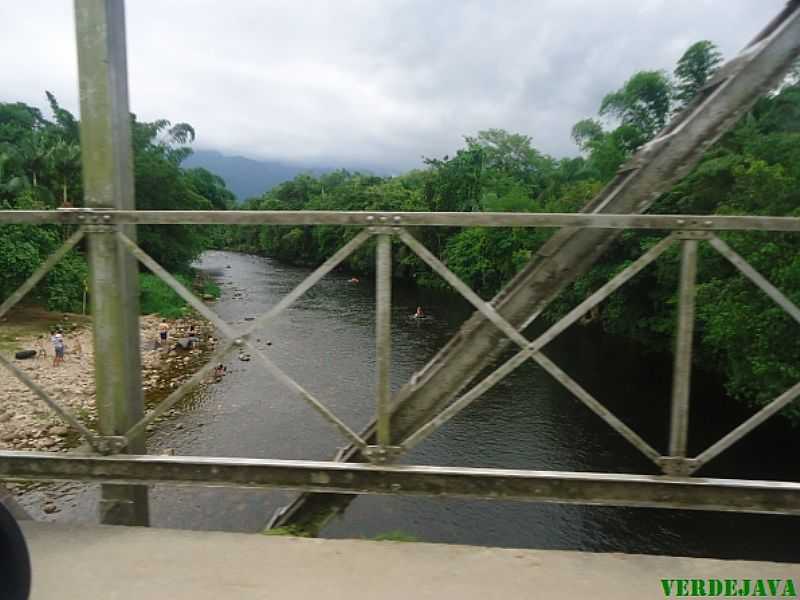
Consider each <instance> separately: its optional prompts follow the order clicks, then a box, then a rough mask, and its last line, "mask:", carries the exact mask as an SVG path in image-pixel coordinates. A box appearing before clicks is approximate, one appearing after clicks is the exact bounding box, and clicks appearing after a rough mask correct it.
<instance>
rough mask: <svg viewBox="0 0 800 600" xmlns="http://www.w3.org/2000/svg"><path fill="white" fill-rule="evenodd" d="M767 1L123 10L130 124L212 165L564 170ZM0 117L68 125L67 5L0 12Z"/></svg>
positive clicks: (145, 3) (245, 0)
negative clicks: (201, 154) (638, 75)
mask: <svg viewBox="0 0 800 600" xmlns="http://www.w3.org/2000/svg"><path fill="white" fill-rule="evenodd" d="M783 3H784V2H783V0H761V1H759V2H753V1H752V0H669V1H667V0H646V1H645V0H605V1H604V2H596V1H594V0H539V1H537V2H530V1H529V0H504V1H503V2H489V1H488V0H438V1H437V2H430V1H429V0H424V1H423V0H382V1H381V2H374V1H368V0H341V1H339V2H328V1H327V0H306V1H305V2H288V1H277V0H276V1H265V0H236V1H231V2H226V3H222V2H216V1H212V0H159V1H156V0H135V1H129V2H128V3H127V7H126V9H127V21H128V27H127V29H128V31H127V35H128V64H129V77H130V94H131V108H132V110H133V112H135V113H137V115H138V116H139V118H140V119H143V120H153V119H156V118H167V119H170V120H172V121H187V122H189V123H191V124H192V125H193V126H194V127H195V128H196V130H197V133H198V139H197V142H196V144H197V145H198V147H202V148H212V149H217V150H220V151H222V152H224V153H233V154H242V155H245V156H249V157H252V158H270V159H278V160H286V161H298V162H304V163H324V164H326V165H365V164H369V165H375V166H382V167H384V168H390V169H404V168H410V167H413V166H416V165H418V164H419V162H420V157H421V156H441V155H444V154H448V153H449V154H452V153H453V152H454V150H455V149H456V148H458V147H460V145H461V142H462V137H463V136H464V135H473V134H475V133H476V132H477V131H479V130H481V129H488V128H492V127H499V128H505V129H508V130H511V131H514V132H519V133H525V134H527V135H530V136H531V137H532V138H533V140H534V143H535V145H536V146H537V147H538V148H540V149H541V150H543V151H545V152H547V153H550V154H552V155H554V156H563V155H571V154H574V153H575V148H574V146H573V144H572V142H571V141H570V139H569V131H570V128H571V126H572V124H573V123H575V122H576V121H578V120H579V119H581V118H584V117H587V116H591V115H593V114H595V113H596V110H597V107H598V105H599V103H600V100H601V98H602V97H603V95H604V94H605V93H607V92H608V91H610V90H613V89H616V88H618V87H619V86H620V85H621V84H622V83H623V82H624V81H625V79H627V78H628V77H629V76H630V75H631V74H632V73H634V72H635V71H636V70H640V69H665V70H667V71H671V70H672V69H673V68H674V64H675V61H676V60H677V58H678V57H679V56H680V55H681V54H682V52H683V51H684V50H685V49H686V47H688V46H689V45H690V44H691V43H693V42H695V41H697V40H700V39H710V40H712V41H714V42H716V43H717V44H718V45H719V46H720V48H721V49H722V51H723V53H724V54H725V56H726V57H731V56H733V55H734V54H735V53H736V52H737V51H738V50H739V49H740V48H741V47H743V46H744V45H745V44H746V43H747V42H748V41H749V40H750V39H751V38H752V37H753V36H754V35H755V34H756V33H757V31H758V30H759V29H760V28H761V27H762V26H763V25H765V24H766V23H767V22H768V21H769V19H770V18H771V17H772V16H773V15H775V14H776V13H777V12H778V10H780V8H781V6H782V5H783ZM0 39H2V40H3V44H2V45H1V46H0V101H4V102H8V101H23V102H27V103H30V104H36V105H40V106H41V105H43V104H44V90H45V89H48V90H51V91H53V92H54V93H55V94H56V96H57V97H58V98H59V100H60V101H61V102H62V103H63V105H64V106H65V107H67V108H69V109H70V110H73V111H75V112H77V108H78V93H77V65H76V58H75V54H76V53H75V37H74V23H73V17H72V2H70V1H68V0H28V1H27V2H25V3H16V2H3V3H0Z"/></svg>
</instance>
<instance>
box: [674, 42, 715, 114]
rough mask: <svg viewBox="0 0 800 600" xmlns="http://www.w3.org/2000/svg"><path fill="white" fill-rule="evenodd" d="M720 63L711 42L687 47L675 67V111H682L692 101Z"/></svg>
mask: <svg viewBox="0 0 800 600" xmlns="http://www.w3.org/2000/svg"><path fill="white" fill-rule="evenodd" d="M721 62H722V54H721V53H720V51H719V49H718V48H717V46H716V44H714V43H713V42H710V41H708V40H701V41H699V42H695V43H694V44H692V45H691V46H689V49H688V50H686V52H684V53H683V56H681V57H680V59H678V66H676V67H675V73H674V74H675V93H674V98H675V101H676V102H677V106H676V110H681V109H683V108H684V107H685V106H686V105H687V104H689V102H691V101H692V98H694V97H695V95H696V94H697V92H698V91H699V90H700V88H702V87H703V85H705V83H706V81H708V79H709V78H710V77H711V76H712V75H713V74H714V73H715V72H716V70H717V68H718V67H719V65H720V63H721Z"/></svg>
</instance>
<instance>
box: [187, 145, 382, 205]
mask: <svg viewBox="0 0 800 600" xmlns="http://www.w3.org/2000/svg"><path fill="white" fill-rule="evenodd" d="M182 166H183V167H184V168H187V169H191V168H194V167H203V168H204V169H208V170H209V171H211V172H212V173H214V174H215V175H219V176H220V177H222V178H223V179H224V180H225V183H226V184H227V186H228V189H229V190H231V191H232V192H233V193H234V194H236V197H237V198H238V199H239V200H245V199H247V198H252V197H254V196H260V195H261V194H263V193H264V192H266V191H268V190H269V189H271V188H273V187H275V186H276V185H278V184H279V183H283V182H284V181H289V180H290V179H294V178H295V177H296V176H297V175H299V174H300V173H309V174H311V175H324V174H325V173H330V172H331V171H335V170H336V169H338V168H340V167H322V166H320V167H308V166H301V165H296V164H291V163H281V162H275V161H266V160H253V159H250V158H245V157H243V156H226V155H224V154H221V153H220V152H217V151H216V150H195V151H194V153H193V154H192V155H191V156H189V158H187V159H186V160H184V161H183V164H182ZM352 170H360V171H362V172H372V173H376V174H378V175H381V174H382V173H380V172H379V171H381V169H363V168H362V169H352Z"/></svg>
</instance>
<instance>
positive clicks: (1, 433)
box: [0, 315, 214, 452]
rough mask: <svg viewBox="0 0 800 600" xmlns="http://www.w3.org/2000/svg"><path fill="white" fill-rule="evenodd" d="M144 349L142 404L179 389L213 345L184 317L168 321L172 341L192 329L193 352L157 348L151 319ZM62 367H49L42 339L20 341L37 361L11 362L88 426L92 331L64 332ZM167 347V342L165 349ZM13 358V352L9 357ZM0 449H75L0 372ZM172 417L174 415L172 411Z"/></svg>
mask: <svg viewBox="0 0 800 600" xmlns="http://www.w3.org/2000/svg"><path fill="white" fill-rule="evenodd" d="M139 322H140V339H141V344H142V384H143V390H144V393H145V401H146V403H153V402H156V401H158V400H159V399H161V398H163V397H164V396H166V394H168V393H169V392H170V391H172V389H174V388H175V387H176V386H178V385H180V383H182V382H183V381H184V380H185V379H188V378H189V377H190V376H191V374H192V373H193V372H194V371H195V370H196V368H198V367H199V366H200V365H201V364H202V363H203V362H204V360H205V357H206V355H207V354H209V353H210V352H211V350H212V349H213V345H214V340H213V337H212V336H211V334H210V332H209V331H208V328H207V327H206V324H205V322H203V321H201V320H198V319H192V318H186V319H178V320H172V321H168V323H169V325H170V337H171V339H173V340H174V339H175V338H178V337H181V336H182V335H183V334H184V333H185V332H186V331H188V329H189V326H190V325H194V326H195V327H196V329H197V332H198V333H199V337H200V338H201V344H200V347H199V348H197V349H193V350H186V351H175V352H169V353H167V352H166V349H156V348H155V341H156V340H157V338H158V333H157V330H158V323H159V322H160V319H159V318H158V317H156V316H154V315H149V316H144V317H141V318H140V321H139ZM64 340H65V345H66V352H65V358H64V362H63V363H62V364H60V365H58V366H56V367H54V366H53V348H52V344H51V343H50V340H49V337H47V336H44V335H39V336H33V335H31V336H27V337H20V338H18V339H17V341H16V345H17V346H18V348H19V349H35V350H37V351H40V350H41V351H43V352H39V353H38V354H37V356H36V357H35V358H29V359H25V360H16V359H15V360H13V362H14V364H15V365H16V366H17V367H18V368H19V369H20V370H22V371H23V372H25V373H26V374H27V375H28V376H29V377H30V378H31V379H32V380H33V381H34V382H36V383H37V384H38V385H39V386H40V387H41V388H42V389H44V390H45V391H46V392H47V393H48V395H49V396H50V397H51V398H52V399H53V400H55V401H57V402H59V403H60V404H61V405H62V406H63V407H65V408H66V409H67V410H69V411H70V412H71V413H73V414H74V415H76V416H77V417H79V418H80V420H81V421H82V422H84V423H86V424H90V425H93V424H94V421H95V419H96V418H97V409H96V405H95V385H94V348H93V343H92V332H91V329H88V328H78V329H76V330H74V331H70V332H65V333H64ZM169 345H170V344H169V343H168V344H167V346H169ZM8 358H13V353H11V354H10V356H8ZM0 371H2V375H0V449H5V450H11V449H14V450H23V449H24V450H45V449H46V450H50V451H63V452H66V451H67V449H68V448H69V447H71V446H73V445H75V443H76V441H75V436H74V432H73V431H72V429H71V428H70V427H69V426H68V425H67V424H66V423H64V422H63V421H61V420H60V419H59V418H58V417H57V416H56V415H55V414H54V413H53V412H52V411H51V410H50V409H49V408H48V407H47V406H46V405H45V404H44V403H43V402H42V401H41V400H39V398H38V397H36V396H35V395H34V393H33V392H31V391H30V390H29V389H28V387H27V386H26V385H25V384H24V383H23V382H22V381H20V380H19V379H17V377H16V376H15V375H14V374H13V373H11V372H9V371H7V370H6V369H3V368H2V367H0ZM170 413H171V414H173V415H174V414H175V411H170Z"/></svg>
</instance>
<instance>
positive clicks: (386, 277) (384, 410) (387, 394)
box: [375, 233, 392, 447]
mask: <svg viewBox="0 0 800 600" xmlns="http://www.w3.org/2000/svg"><path fill="white" fill-rule="evenodd" d="M377 238H378V245H377V248H376V252H375V370H376V382H375V383H376V392H375V399H376V420H377V424H378V444H379V445H380V446H384V447H386V446H389V445H391V443H392V441H391V440H392V434H391V420H390V419H391V414H392V413H391V409H390V402H391V400H392V381H391V368H392V237H391V235H389V234H386V233H382V234H379V235H378V236H377Z"/></svg>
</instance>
